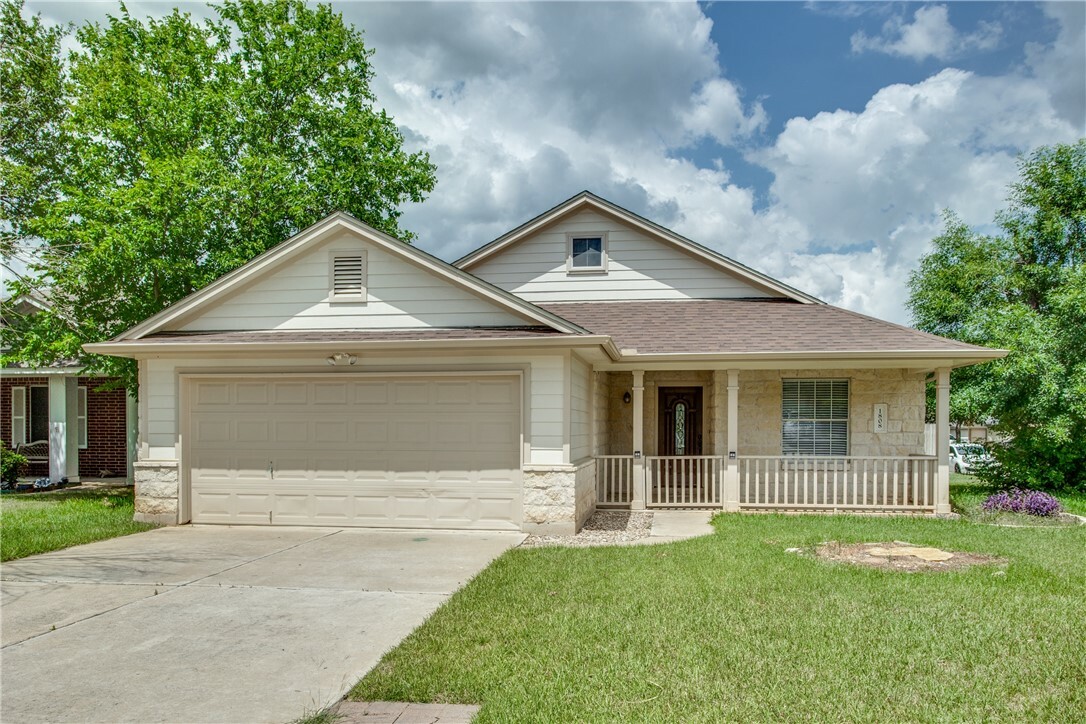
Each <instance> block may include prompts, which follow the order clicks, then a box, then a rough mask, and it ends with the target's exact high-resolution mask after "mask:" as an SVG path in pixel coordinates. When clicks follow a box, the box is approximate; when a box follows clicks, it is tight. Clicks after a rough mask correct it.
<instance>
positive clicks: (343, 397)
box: [313, 382, 350, 407]
mask: <svg viewBox="0 0 1086 724" xmlns="http://www.w3.org/2000/svg"><path fill="white" fill-rule="evenodd" d="M348 387H349V386H348V384H347V383H346V382H314V383H313V402H315V403H316V404H318V405H331V406H332V407H343V406H345V405H348V404H350V399H349V397H348V394H349V392H348Z"/></svg>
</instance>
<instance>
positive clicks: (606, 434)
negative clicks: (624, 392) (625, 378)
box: [591, 372, 621, 455]
mask: <svg viewBox="0 0 1086 724" xmlns="http://www.w3.org/2000/svg"><path fill="white" fill-rule="evenodd" d="M591 374H592V375H594V377H595V381H596V382H595V399H594V400H593V401H592V404H593V406H594V407H593V421H594V424H595V433H596V445H595V449H594V450H593V451H592V454H593V455H610V454H611V397H612V395H611V375H610V374H608V373H607V372H592V373H591ZM620 397H621V395H620Z"/></svg>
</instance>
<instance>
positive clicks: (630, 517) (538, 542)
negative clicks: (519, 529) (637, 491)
mask: <svg viewBox="0 0 1086 724" xmlns="http://www.w3.org/2000/svg"><path fill="white" fill-rule="evenodd" d="M651 531H652V513H651V512H649V511H637V512H631V511H629V510H597V511H596V512H595V513H593V514H592V517H591V518H589V519H588V520H586V521H585V524H584V527H583V528H581V532H580V533H578V534H576V535H530V536H528V537H527V538H525V539H524V542H523V543H521V544H520V545H521V547H522V548H539V547H541V546H573V547H575V548H586V547H588V546H607V545H615V544H618V543H632V542H634V541H639V540H641V539H642V538H648V537H649V533H650V532H651Z"/></svg>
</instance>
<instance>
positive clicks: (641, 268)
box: [454, 191, 822, 304]
mask: <svg viewBox="0 0 1086 724" xmlns="http://www.w3.org/2000/svg"><path fill="white" fill-rule="evenodd" d="M589 219H598V220H600V221H598V222H597V223H596V225H597V226H600V227H610V228H619V229H621V230H622V232H623V236H622V238H620V239H616V240H615V241H616V242H618V243H613V242H612V241H611V240H610V239H609V240H608V242H607V244H608V246H611V247H613V248H612V249H611V253H609V256H610V257H611V258H610V265H611V266H612V268H613V270H614V272H615V273H612V269H610V268H609V269H608V273H607V274H606V275H599V276H595V277H590V276H588V275H586V276H581V275H577V276H576V277H574V276H573V275H567V273H566V269H565V265H564V262H565V254H564V253H563V252H562V251H561V250H560V249H557V248H552V247H556V246H558V245H564V244H565V243H566V240H565V236H566V233H565V232H566V231H573V230H576V231H577V232H578V233H579V232H581V231H588V230H589V229H588V228H587V226H586V223H587V225H588V226H591V225H592V222H591V221H586V220H589ZM616 224H617V225H618V226H617V227H616V226H615V225H616ZM581 227H585V228H583V229H582V228H581ZM594 231H602V232H605V233H606V232H607V229H606V228H600V229H594ZM525 242H528V243H530V244H532V245H533V248H532V249H530V250H529V248H528V247H527V246H522V244H524V243H525ZM535 245H538V246H539V247H540V248H539V249H535V248H534V246H535ZM518 247H520V248H519V249H518ZM652 247H655V249H654V250H652ZM650 250H651V251H652V252H653V253H651V254H650V253H649V252H650ZM541 252H542V253H541ZM623 253H625V254H626V258H621V254H623ZM454 263H455V265H456V266H457V267H459V268H461V269H464V270H467V271H471V272H472V273H473V274H475V275H477V276H480V277H481V278H483V279H486V280H487V281H491V282H494V283H495V284H497V285H498V286H501V287H502V288H504V289H506V290H507V291H512V292H514V293H516V294H518V295H521V296H524V297H525V298H526V299H528V300H529V301H533V302H543V301H550V302H555V301H574V300H577V301H582V300H583V301H588V300H611V301H618V300H626V299H637V298H642V299H644V298H658V299H664V298H735V297H780V298H785V299H791V300H794V301H797V302H803V303H816V304H821V303H822V302H821V301H820V300H819V299H817V298H815V297H812V296H810V295H808V294H805V293H803V292H801V291H799V290H797V289H794V288H792V287H790V286H788V285H787V284H784V283H783V282H780V281H777V280H776V279H773V278H772V277H769V276H767V275H765V274H762V273H761V272H758V271H755V270H754V269H751V268H750V267H747V266H745V265H743V264H740V263H739V262H737V261H735V260H733V259H730V258H728V257H726V256H724V255H722V254H720V253H718V252H716V251H713V250H712V249H709V248H707V247H704V246H702V245H700V244H697V243H695V242H693V241H691V240H690V239H687V238H685V237H683V236H680V235H679V234H676V233H675V232H673V231H671V230H669V229H666V228H664V227H662V226H660V225H658V224H656V223H654V222H652V221H649V220H648V219H645V218H643V217H641V216H638V215H637V214H634V213H633V212H631V211H628V210H626V209H623V208H622V207H620V206H617V205H615V204H612V203H611V202H609V201H606V200H605V199H602V198H600V197H598V196H596V195H594V194H592V193H590V192H588V191H584V192H582V193H580V194H578V195H577V196H574V197H573V198H571V199H569V200H567V201H565V202H563V203H561V204H559V205H558V206H556V207H554V208H553V209H550V210H549V211H547V212H545V213H543V214H541V215H539V216H537V217H536V218H534V219H532V220H530V221H528V222H526V223H525V224H522V225H521V226H519V227H517V228H516V229H513V230H512V231H510V232H508V233H507V234H505V235H503V236H501V237H499V238H498V239H496V240H494V241H493V242H491V243H489V244H487V245H486V246H483V247H481V248H480V249H477V250H475V251H473V252H471V253H470V254H468V255H466V256H464V257H462V258H461V259H459V260H457V261H456V262H454ZM533 275H534V277H533ZM669 275H670V276H669ZM650 278H651V279H650ZM532 282H535V284H534V285H533V284H532ZM699 282H700V286H699ZM574 290H576V291H574ZM624 291H626V292H629V293H631V294H632V296H624Z"/></svg>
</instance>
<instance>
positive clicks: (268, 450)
mask: <svg viewBox="0 0 1086 724" xmlns="http://www.w3.org/2000/svg"><path fill="white" fill-rule="evenodd" d="M187 398H188V425H187V427H188V439H187V440H186V443H185V458H186V460H187V461H188V462H187V463H186V468H187V470H188V474H189V480H190V496H191V497H190V505H191V513H192V520H193V522H194V523H254V524H264V525H267V524H278V525H334V526H378V527H403V528H476V529H515V530H519V529H520V521H521V508H522V505H521V501H522V493H521V475H520V380H519V378H518V377H510V376H493V377H487V376H481V377H455V376H449V377H436V376H435V377H425V378H423V377H380V378H376V377H364V376H353V377H345V376H339V375H337V376H336V377H334V378H331V379H329V376H326V377H324V378H304V379H303V378H296V377H281V378H248V377H247V378H243V379H218V378H191V379H190V380H189V383H188V394H187Z"/></svg>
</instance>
